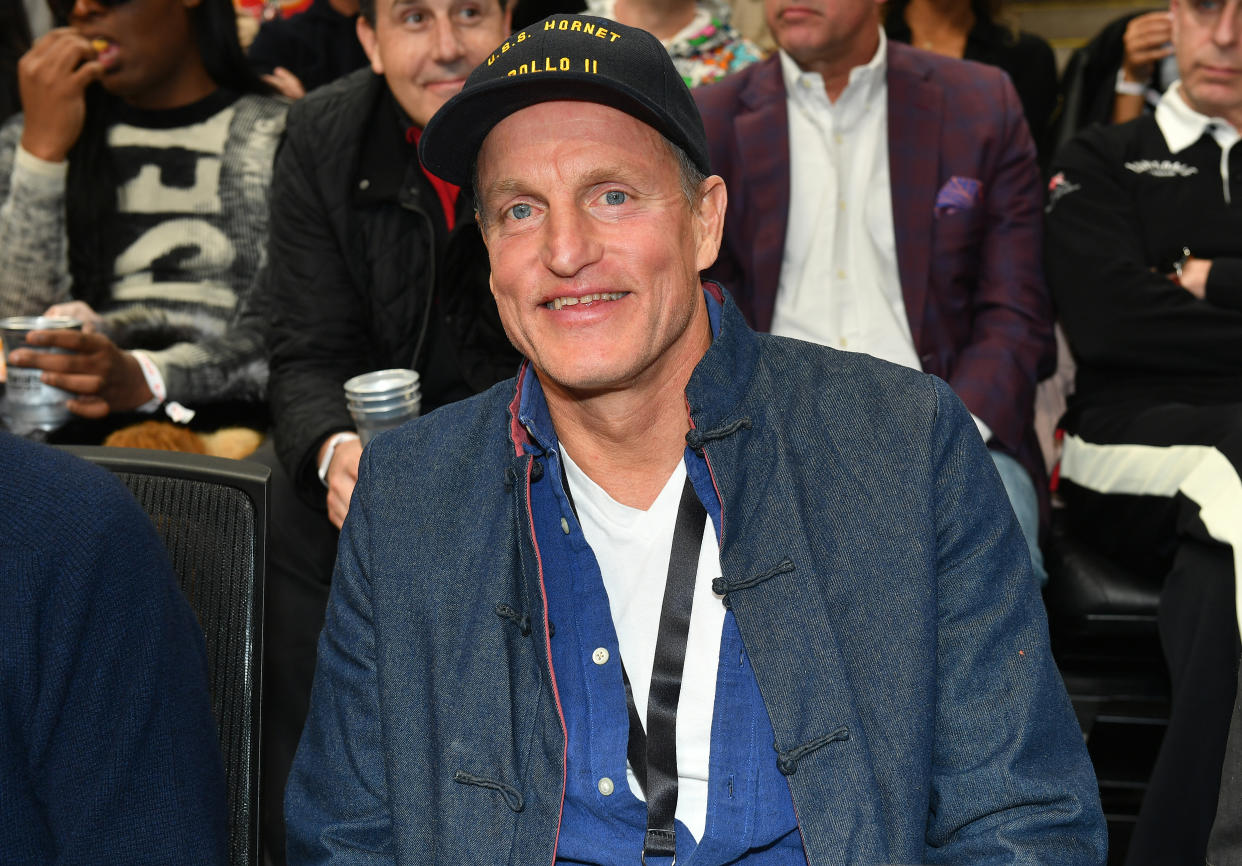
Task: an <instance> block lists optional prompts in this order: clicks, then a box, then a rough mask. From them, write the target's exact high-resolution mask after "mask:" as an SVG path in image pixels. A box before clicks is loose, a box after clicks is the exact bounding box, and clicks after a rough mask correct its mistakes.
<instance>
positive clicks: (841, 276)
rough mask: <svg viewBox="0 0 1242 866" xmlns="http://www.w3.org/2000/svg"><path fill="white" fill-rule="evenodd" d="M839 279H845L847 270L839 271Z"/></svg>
mask: <svg viewBox="0 0 1242 866" xmlns="http://www.w3.org/2000/svg"><path fill="white" fill-rule="evenodd" d="M837 279H838V280H843V279H845V271H841V270H839V271H837Z"/></svg>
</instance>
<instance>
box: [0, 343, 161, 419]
mask: <svg viewBox="0 0 1242 866" xmlns="http://www.w3.org/2000/svg"><path fill="white" fill-rule="evenodd" d="M26 342H27V343H29V344H31V345H32V346H49V347H52V346H54V347H56V348H59V349H64V350H66V351H67V352H69V354H60V353H53V352H37V351H35V350H34V349H15V350H13V351H12V352H10V353H9V359H8V360H9V363H10V364H12V365H13V366H15V367H34V368H36V369H39V370H42V371H43V375H42V376H41V377H40V379H41V380H42V381H43V382H44V383H45V384H47V385H53V386H55V387H57V388H61V389H63V390H65V391H69V392H71V393H73V394H76V395H78V396H76V397H74V398H73V399H71V400H69V401H68V404H67V405H68V406H69V411H70V412H73V413H74V414H77V415H82V416H84V417H86V418H102V417H104V416H105V415H107V414H108V413H109V412H123V411H126V410H128V409H137V408H138V407H139V406H141V405H142V404H143V403H146V402H147V401H149V400H150V399H151V397H152V394H151V389H150V388H148V387H147V380H146V377H145V376H143V375H142V367H141V366H140V365H139V363H138V359H137V358H135V357H134V356H133V355H131V354H130V353H129V352H123V351H121V350H120V349H118V348H117V347H116V344H115V343H113V342H112V341H111V340H109V339H108V338H107V337H105V336H104V335H103V334H92V333H86V332H83V331H69V330H55V331H31V332H30V333H29V334H27V335H26Z"/></svg>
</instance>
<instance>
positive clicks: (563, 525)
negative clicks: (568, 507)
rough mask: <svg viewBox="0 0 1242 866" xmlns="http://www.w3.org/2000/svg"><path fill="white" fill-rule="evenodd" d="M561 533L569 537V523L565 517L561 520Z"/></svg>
mask: <svg viewBox="0 0 1242 866" xmlns="http://www.w3.org/2000/svg"><path fill="white" fill-rule="evenodd" d="M561 532H563V533H565V534H566V535H569V521H568V520H566V519H565V518H564V517H562V518H561Z"/></svg>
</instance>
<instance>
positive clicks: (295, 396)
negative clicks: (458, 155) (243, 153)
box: [268, 69, 519, 506]
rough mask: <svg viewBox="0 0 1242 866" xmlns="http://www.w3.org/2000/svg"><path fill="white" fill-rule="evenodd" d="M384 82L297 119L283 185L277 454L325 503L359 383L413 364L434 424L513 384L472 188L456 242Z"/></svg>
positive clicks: (332, 89)
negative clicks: (332, 440) (325, 472)
mask: <svg viewBox="0 0 1242 866" xmlns="http://www.w3.org/2000/svg"><path fill="white" fill-rule="evenodd" d="M407 123H408V121H406V119H405V115H404V114H402V113H401V111H400V109H399V108H398V106H397V103H396V101H395V100H394V99H393V98H392V96H391V95H390V93H389V91H388V88H387V86H386V85H385V83H384V80H383V79H382V78H380V77H378V76H376V75H374V74H373V73H372V72H371V70H369V69H364V70H360V71H358V72H356V73H353V74H352V75H349V76H347V77H346V78H343V79H341V80H340V81H337V82H334V83H333V84H330V85H328V86H326V87H323V88H321V89H319V90H317V91H316V92H314V93H312V94H311V95H310V96H308V97H306V98H305V99H303V100H302V101H301V102H299V103H297V104H296V105H295V106H294V107H293V109H292V110H291V111H290V112H289V120H288V131H287V133H286V137H285V142H284V145H283V147H282V148H281V151H280V154H279V156H278V157H277V160H276V168H275V174H274V177H273V180H272V191H271V198H270V200H271V208H272V223H271V230H270V240H269V250H270V261H269V263H268V264H269V270H268V278H269V279H270V281H271V284H270V286H269V288H270V292H271V294H270V295H269V298H270V300H271V302H272V312H271V320H272V328H271V333H270V341H271V342H270V349H271V355H272V363H271V383H270V392H271V409H272V419H273V425H274V431H275V437H276V443H275V444H276V450H277V453H278V454H279V456H280V459H281V461H282V462H283V463H284V465H285V468H286V469H287V470H288V472H289V473H290V475H291V476H292V477H293V478H294V479H295V480H296V482H297V485H298V488H299V490H300V492H301V493H302V494H303V496H304V498H306V499H307V500H308V501H310V502H314V503H316V504H318V505H320V506H322V504H323V499H324V489H323V486H322V484H320V482H319V479H318V478H317V477H316V465H315V464H316V457H317V453H318V450H319V446H320V445H321V444H322V443H323V441H324V440H325V439H326V438H327V437H328V436H330V435H331V434H332V433H334V432H337V431H341V430H351V429H353V422H352V420H351V419H350V416H349V412H348V411H347V410H346V408H345V400H344V397H343V395H342V386H343V384H344V382H345V380H346V379H349V378H350V377H351V376H355V375H357V374H359V373H365V372H367V371H370V370H382V369H387V368H391V367H413V368H414V369H416V370H418V372H419V375H420V377H421V380H422V381H421V385H422V411H423V412H424V413H426V412H428V411H430V410H432V409H434V408H436V407H437V406H441V405H443V404H445V403H449V402H452V401H453V400H458V399H461V398H462V397H465V396H468V395H470V394H472V393H475V392H477V391H481V390H483V389H485V388H487V387H488V386H490V385H492V384H494V383H495V382H497V381H499V380H501V379H503V378H506V377H508V376H511V375H513V373H514V372H515V371H516V369H517V364H518V360H519V358H518V355H517V353H516V352H515V351H514V349H513V348H512V346H511V345H510V344H509V341H508V340H507V338H506V337H505V335H504V330H503V329H502V327H501V325H500V319H499V316H498V315H497V312H496V304H495V302H494V301H493V300H492V296H491V293H490V291H489V290H488V263H487V252H486V250H485V249H484V247H483V242H482V238H481V237H480V236H479V231H478V229H477V227H476V226H475V222H474V215H473V209H474V204H473V201H472V200H471V198H470V194H469V191H468V190H462V192H461V194H460V196H459V197H458V201H457V208H456V211H457V212H456V224H455V228H454V229H453V230H452V232H450V231H449V230H448V228H447V226H446V222H445V218H444V215H443V209H442V206H441V205H440V200H439V198H438V196H437V195H436V192H435V190H434V188H433V187H432V186H431V184H430V182H429V181H428V180H427V178H426V176H425V175H424V174H423V171H422V169H421V168H420V166H419V164H418V157H417V152H416V149H415V147H414V145H413V144H411V143H409V142H408V141H407V140H406V126H407Z"/></svg>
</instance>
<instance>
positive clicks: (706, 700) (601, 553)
mask: <svg viewBox="0 0 1242 866" xmlns="http://www.w3.org/2000/svg"><path fill="white" fill-rule="evenodd" d="M561 457H562V458H563V459H564V462H565V477H566V480H567V481H568V483H569V489H570V493H571V494H572V496H573V499H574V506H575V507H576V509H577V512H578V521H579V523H581V525H582V534H583V535H584V536H585V537H586V540H587V543H588V544H590V545H591V550H592V551H593V552H594V553H595V560H596V562H597V563H599V570H600V574H601V575H602V577H603V580H604V589H605V590H606V591H607V593H608V606H609V609H610V611H611V613H612V622H613V627H614V628H615V629H616V632H617V644H618V646H619V647H620V649H621V658H622V660H623V662H624V664H625V671H626V673H627V674H628V675H629V678H630V686H631V687H632V688H633V690H634V705H635V707H636V708H637V709H638V715H639V717H640V718H641V719H642V720H643V725H644V727H646V723H647V696H648V694H649V691H650V688H651V668H652V665H653V663H654V660H655V647H656V637H657V636H658V634H659V630H660V609H661V607H662V606H663V603H664V584H665V580H666V578H667V577H668V561H669V556H670V555H671V553H672V548H673V531H674V528H675V527H676V523H677V509H678V505H679V504H680V502H681V491H682V488H683V486H684V485H685V481H686V466H685V464H684V463H682V462H679V463H678V464H677V468H676V469H674V470H673V474H672V475H671V476H670V477H669V479H668V481H667V482H666V483H665V485H664V489H663V490H661V491H660V495H659V496H657V497H656V500H655V502H654V503H652V505H651V507H650V508H649V509H647V510H646V511H643V510H642V509H639V508H631V507H629V506H628V505H622V504H621V503H619V502H617V501H616V500H615V499H613V498H612V497H611V496H609V495H608V493H607V492H606V491H605V490H604V489H603V488H602V487H600V486H599V485H598V484H596V483H595V482H594V481H592V480H591V479H590V478H589V477H587V475H586V473H585V472H583V471H582V470H581V469H580V468H579V467H578V465H577V464H576V463H574V461H573V460H572V459H571V458H570V456H569V455H568V454H567V453H565V450H564V448H563V447H562V449H561ZM704 520H705V521H706V526H705V527H704V531H703V544H702V547H701V548H700V551H699V568H698V575H697V577H696V579H695V584H694V602H693V606H692V607H691V610H690V632H689V635H688V636H687V640H686V661H685V667H684V668H683V670H682V677H681V697H680V699H679V700H678V702H677V819H678V820H679V821H681V822H682V823H683V824H685V825H686V827H687V828H689V830H690V832H691V833H693V834H694V838H695V839H696V840H699V839H702V838H703V828H704V826H705V825H706V823H707V791H708V787H707V775H708V767H709V764H710V758H711V738H712V737H711V735H712V711H713V709H714V706H715V702H716V672H717V668H718V667H719V663H720V637H721V633H722V631H723V630H724V619H725V607H724V604H722V602H721V597H720V596H718V595H716V594H715V593H714V592H713V591H712V581H713V580H714V579H715V578H717V577H719V576H720V552H719V549H718V547H717V544H716V533H715V531H714V530H713V528H712V524H711V518H710V517H707V518H704ZM626 778H627V779H628V780H629V783H630V790H631V791H633V792H634V795H635V796H636V797H638V798H639V799H640V800H641V799H643V794H642V789H641V788H640V787H639V785H638V781H637V779H635V777H634V771H633V769H632V768H629V767H628V765H627V771H626Z"/></svg>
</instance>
